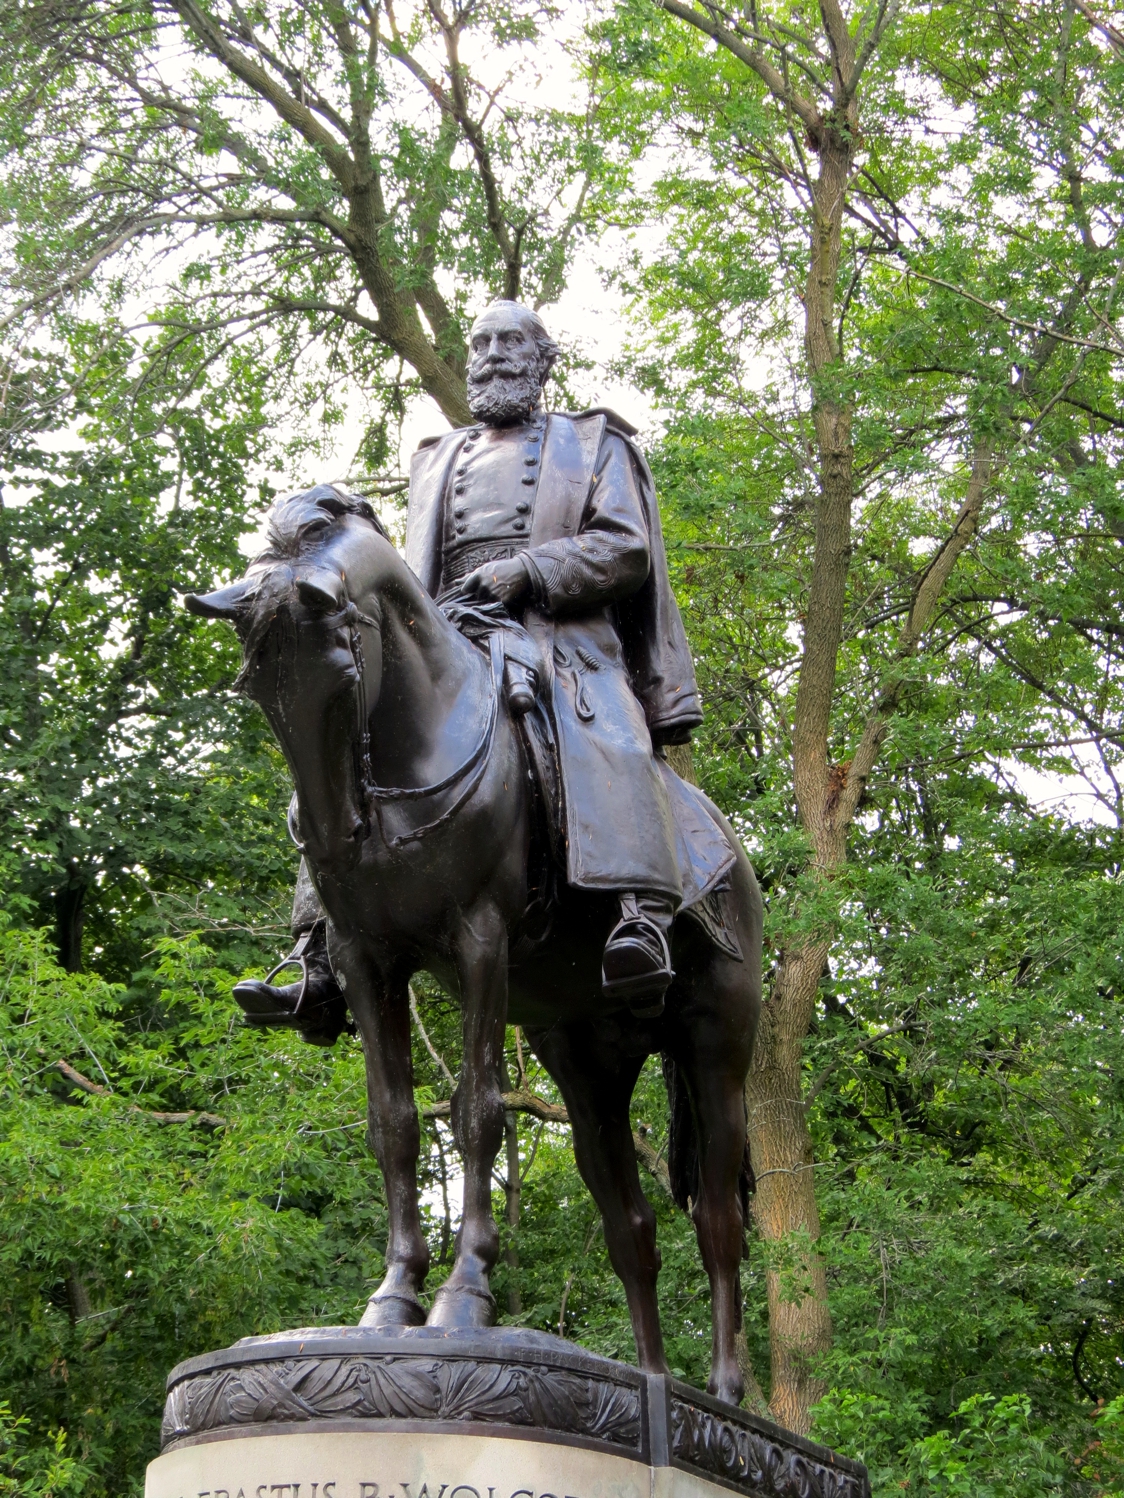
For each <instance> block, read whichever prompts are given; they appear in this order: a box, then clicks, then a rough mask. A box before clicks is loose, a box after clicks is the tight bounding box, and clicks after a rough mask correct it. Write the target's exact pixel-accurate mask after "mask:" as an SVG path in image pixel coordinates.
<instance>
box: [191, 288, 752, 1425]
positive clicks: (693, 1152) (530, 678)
mask: <svg viewBox="0 0 1124 1498" xmlns="http://www.w3.org/2000/svg"><path fill="white" fill-rule="evenodd" d="M556 355H557V349H556V348H555V346H554V345H553V344H552V343H551V341H550V339H549V338H548V337H547V334H546V332H545V329H544V328H543V326H542V323H541V322H540V320H539V319H538V317H537V316H536V315H535V314H534V313H532V312H530V311H528V310H527V309H526V308H523V307H520V306H518V305H517V304H515V303H512V302H496V303H493V304H492V305H491V306H490V307H489V308H488V309H487V310H486V312H485V313H484V314H483V316H482V317H481V318H480V319H479V320H478V321H477V323H476V324H475V325H474V327H473V330H472V345H471V363H470V371H469V396H470V403H471V407H472V411H473V414H474V415H475V416H476V418H477V423H476V425H474V426H472V427H469V428H466V429H463V430H460V431H454V432H450V433H448V434H447V435H446V436H444V437H441V438H435V439H433V440H431V441H429V442H427V443H423V445H422V447H421V449H420V451H419V452H418V453H417V454H416V456H415V458H414V462H413V469H412V474H411V482H410V497H409V508H408V519H407V536H406V558H405V560H403V558H402V557H401V556H400V555H399V554H398V552H397V551H396V550H395V548H394V546H393V545H392V544H391V542H390V541H389V539H388V537H387V535H386V532H385V531H384V529H383V527H382V526H381V524H380V523H379V521H378V519H377V518H376V516H375V515H374V512H373V511H372V510H371V508H370V506H369V505H368V503H367V502H366V501H365V500H363V499H361V498H357V497H355V496H353V495H349V494H346V493H344V492H342V491H341V490H339V489H338V488H336V487H333V486H328V485H325V486H320V487H318V488H314V489H311V490H308V491H306V492H304V493H302V494H297V495H294V496H291V497H290V498H288V499H283V500H280V501H278V502H277V503H276V504H275V505H274V506H273V508H272V510H271V512H270V516H269V529H268V546H267V549H266V551H265V552H264V553H263V554H262V555H261V556H260V557H259V558H258V559H257V560H256V561H255V562H254V563H253V565H252V566H251V567H250V569H249V571H248V572H247V574H246V576H245V578H243V579H242V580H241V581H240V582H237V583H234V584H233V585H232V586H230V587H227V588H224V589H222V590H220V591H219V592H216V593H211V594H208V595H206V596H204V597H196V598H189V599H188V606H189V607H190V608H192V609H193V610H194V611H195V612H196V613H199V614H203V615H206V616H208V617H211V618H224V619H228V620H230V621H231V622H232V623H233V624H234V625H235V627H236V629H237V630H238V633H239V636H240V638H241V641H242V646H243V655H244V660H243V669H242V673H241V676H240V678H239V684H240V686H241V688H242V689H243V690H245V691H246V692H247V693H248V694H249V695H250V696H251V697H252V698H253V699H254V700H255V701H256V702H258V703H259V704H260V706H261V707H262V709H263V710H264V712H265V714H266V716H267V718H268V719H269V722H270V724H271V726H272V727H273V730H274V732H275V733H276V735H277V738H278V740H279V741H280V744H281V746H282V748H283V750H284V752H285V756H286V758H287V760H288V763H289V767H290V769H291V771H292V775H293V781H294V785H295V795H294V797H293V803H292V807H291V809H290V830H291V832H292V835H293V838H294V841H295V842H296V843H297V846H298V847H299V848H300V850H301V853H302V855H303V856H302V865H301V873H300V876H299V878H298V887H297V895H296V900H295V907H294V929H295V934H296V936H297V938H298V940H297V947H296V949H295V952H294V956H293V959H292V960H297V961H299V962H300V963H301V966H302V969H303V975H302V978H301V980H300V981H299V982H296V983H293V984H291V985H288V986H287V987H273V986H272V985H271V984H269V983H268V982H264V983H244V984H241V985H239V989H238V990H237V991H236V992H237V996H238V998H239V1001H240V1002H241V1003H242V1004H243V1006H244V1008H245V1009H246V1011H247V1015H248V1018H250V1020H251V1021H252V1022H254V1023H258V1024H288V1025H294V1026H295V1027H296V1028H298V1029H299V1030H301V1031H302V1033H304V1034H305V1035H306V1036H307V1037H308V1038H309V1039H312V1040H317V1041H320V1042H330V1041H331V1040H333V1039H334V1038H335V1037H336V1036H337V1035H338V1034H339V1032H340V1030H341V1029H342V1027H343V1025H344V1024H345V1023H348V1022H349V1020H348V1016H349V1015H350V1017H351V1020H353V1022H354V1024H355V1026H356V1027H357V1028H358V1032H359V1034H360V1036H361V1038H362V1042H363V1048H364V1054H365V1058H366V1069H367V1085H368V1109H369V1120H370V1137H371V1141H372V1144H373V1147H374V1150H375V1153H376V1155H377V1157H378V1161H379V1164H380V1167H381V1169H382V1172H383V1176H384V1178H385V1183H386V1195H387V1205H388V1211H389V1240H388V1244H387V1250H386V1275H385V1278H384V1280H383V1282H382V1284H381V1285H380V1286H379V1288H378V1289H377V1290H376V1291H375V1293H374V1295H373V1296H372V1297H371V1300H370V1302H369V1304H368V1306H367V1310H366V1312H365V1314H364V1316H363V1324H364V1325H368V1326H378V1327H383V1328H388V1329H390V1328H396V1327H408V1326H415V1325H419V1324H421V1323H422V1322H428V1324H429V1325H431V1326H432V1325H436V1326H442V1327H484V1326H490V1325H492V1324H493V1323H494V1321H495V1317H496V1306H495V1301H494V1299H493V1297H492V1293H491V1289H490V1287H489V1275H490V1272H491V1270H492V1268H493V1266H494V1264H495V1261H496V1256H497V1252H498V1247H499V1239H498V1232H497V1228H496V1224H495V1221H494V1218H493V1214H492V1200H491V1195H492V1191H491V1187H492V1168H493V1164H494V1161H495V1157H496V1155H497V1153H498V1150H499V1147H500V1144H501V1142H502V1137H503V1102H502V1095H501V1068H502V1064H503V1046H504V1035H505V1027H506V1025H507V1024H508V1023H509V1022H510V1023H514V1024H520V1025H522V1026H523V1028H524V1031H525V1034H526V1036H527V1039H528V1042H529V1044H530V1045H531V1047H532V1048H533V1050H534V1052H535V1054H536V1055H537V1056H538V1058H539V1059H540V1061H541V1062H542V1064H543V1065H544V1066H545V1067H546V1069H547V1071H548V1072H549V1073H550V1075H551V1076H552V1077H553V1078H554V1080H555V1082H556V1083H557V1085H558V1088H559V1091H560V1092H561V1094H562V1096H563V1098H564V1100H565V1102H566V1106H567V1109H568V1111H569V1115H570V1120H571V1124H572V1128H573V1138H574V1149H575V1155H576V1158H577V1163H578V1166H579V1169H580V1170H581V1173H582V1176H583V1178H584V1180H585V1182H586V1184H587V1185H588V1187H589V1189H590V1191H591V1192H592V1194H593V1197H594V1199H595V1201H596V1202H597V1205H598V1207H599V1209H600V1211H601V1214H602V1217H603V1221H604V1229H605V1240H606V1244H607V1246H608V1250H609V1256H610V1259H611V1261H612V1264H613V1268H614V1270H615V1271H616V1273H617V1274H618V1275H619V1276H620V1278H621V1280H622V1282H623V1284H624V1287H625V1290H626V1293H627V1297H628V1304H629V1311H630V1314H631V1318H632V1325H633V1330H634V1333H635V1337H636V1347H637V1353H638V1356H639V1360H640V1364H641V1366H642V1367H643V1368H645V1369H647V1370H649V1371H656V1372H666V1371H667V1363H666V1360H665V1357H664V1351H663V1343H662V1338H661V1333H660V1325H659V1315H658V1311H657V1304H656V1276H657V1273H658V1270H659V1253H658V1250H657V1247H656V1239H655V1219H654V1214H653V1212H652V1210H651V1208H650V1206H649V1204H648V1202H647V1200H646V1198H645V1196H644V1193H643V1191H642V1190H641V1186H640V1180H639V1175H638V1172H637V1166H636V1159H635V1154H634V1149H633V1141H632V1129H631V1125H630V1120H629V1103H630V1099H631V1096H632V1092H633V1088H634V1086H635V1083H636V1080H637V1077H638V1076H639V1073H640V1069H641V1067H642V1065H643V1063H644V1060H645V1058H646V1057H647V1056H648V1055H651V1054H654V1053H662V1055H663V1058H664V1072H665V1076H666V1078H667V1081H668V1087H669V1093H670V1101H671V1118H672V1134H671V1140H670V1146H669V1151H670V1153H669V1168H670V1171H671V1176H672V1182H673V1186H674V1189H675V1194H676V1197H677V1200H678V1201H679V1202H680V1204H681V1205H683V1206H684V1207H688V1206H689V1209H690V1211H691V1213H692V1216H693V1218H694V1221H695V1224H696V1229H697V1233H698V1240H699V1247H700V1250H701V1253H702V1257H703V1261H704V1264H705V1267H706V1270H707V1274H708V1276H709V1279H710V1285H711V1298H712V1322H713V1357H712V1371H711V1380H710V1384H709V1387H710V1389H711V1392H713V1393H716V1394H718V1395H719V1396H721V1397H722V1398H725V1399H728V1400H731V1401H732V1402H734V1403H737V1402H738V1401H739V1400H740V1398H741V1394H742V1379H741V1375H740V1373H739V1370H738V1364H737V1358H736V1354H735V1337H736V1332H737V1329H738V1326H739V1324H740V1316H741V1305H740V1291H739V1262H740V1259H741V1255H742V1245H743V1237H744V1218H745V1190H746V1189H747V1186H748V1184H749V1181H748V1167H747V1164H746V1117H745V1104H744V1098H743V1086H744V1082H745V1076H746V1072H747V1070H748V1067H749V1061H750V1055H751V1051H752V1046H753V1037H754V1030H755V1026H756V1022H757V1015H758V1008H759V1003H760V954H761V899H760V895H759V892H758V889H757V885H756V882H755V880H754V876H753V871H752V869H751V868H750V866H749V863H748V861H747V859H746V857H745V854H744V852H743V851H742V848H741V846H740V844H739V843H738V841H737V839H736V837H735V836H734V834H733V832H732V831H731V829H730V827H729V826H728V824H727V823H726V822H725V820H724V819H723V818H722V816H721V815H720V813H719V812H718V810H717V809H716V808H715V807H714V806H713V805H712V804H711V803H710V802H709V801H708V800H707V799H706V797H705V796H703V795H702V793H701V792H700V791H698V790H697V789H695V788H694V787H692V786H689V785H688V784H686V782H684V781H683V780H681V779H680V778H679V777H678V776H677V775H676V774H675V773H674V771H673V770H672V769H671V768H670V766H669V765H668V764H667V763H666V761H665V759H664V758H663V757H662V754H661V753H660V751H661V750H662V747H663V746H664V745H666V744H668V743H679V742H684V741H685V740H686V739H687V737H688V735H689V733H690V730H691V728H692V727H694V726H696V725H697V724H698V722H699V721H700V717H701V714H700V711H699V705H698V696H697V691H696V687H695V680H694V671H693V668H692V662H691V656H690V653H689V650H688V647H687V642H686V638H685V635H684V632H683V626H682V622H681V620H680V617H679V612H678V608H677V606H676V603H675V599H674V597H673V595H672V592H671V588H670V584H669V582H668V576H667V563H666V559H665V555H664V550H663V541H662V537H661V532H660V522H659V512H658V510H657V507H656V502H655V494H654V490H653V485H652V479H651V474H650V472H649V470H648V467H647V464H646V463H645V461H644V458H643V456H642V454H641V453H640V451H639V449H638V448H637V447H636V445H635V443H634V442H633V440H632V438H633V433H632V429H631V428H629V427H628V426H627V425H626V424H625V423H624V422H623V421H621V420H620V418H619V417H617V416H615V415H613V413H611V412H607V411H603V410H595V411H588V412H583V413H582V414H581V415H578V416H570V415H561V414H554V413H551V414H549V415H548V414H547V413H546V412H545V411H544V410H543V407H542V404H541V392H542V387H543V384H544V381H545V379H546V377H547V375H548V374H549V371H550V367H551V364H552V363H553V361H554V358H555V357H556ZM422 969H424V970H426V971H428V972H430V973H432V974H433V975H434V976H435V977H436V978H437V979H438V980H439V981H440V982H441V983H442V984H444V985H445V987H446V988H447V989H448V991H449V992H450V993H451V994H454V995H455V996H456V997H457V998H458V999H459V1002H460V1005H461V1010H462V1016H463V1062H462V1069H461V1075H460V1078H459V1081H458V1084H457V1087H456V1090H455V1092H454V1095H453V1105H452V1124H453V1130H454V1134H455V1138H456V1141H457V1145H458V1147H459V1149H460V1151H461V1154H462V1156H463V1161H464V1205H463V1216H462V1225H461V1229H460V1232H459V1234H458V1239H457V1247H456V1259H455V1264H454V1267H453V1270H452V1272H451V1274H450V1275H449V1278H448V1279H447V1281H446V1282H445V1284H444V1285H442V1286H441V1288H440V1289H439V1290H438V1292H437V1294H436V1295H435V1297H434V1299H433V1305H432V1309H431V1310H430V1311H429V1314H428V1317H427V1316H426V1312H425V1310H424V1308H423V1306H422V1304H421V1302H420V1300H419V1294H420V1292H421V1290H422V1288H423V1285H424V1282H425V1277H426V1272H427V1269H428V1263H429V1252H428V1248H427V1246H426V1241H425V1238H424V1236H423V1233H422V1229H421V1220H420V1215H419V1208H418V1193H417V1159H418V1152H419V1148H420V1128H419V1123H418V1115H417V1109H416V1107H415V1104H414V1095H413V1077H412V1068H411V1047H410V1014H409V1000H408V982H409V979H410V977H411V975H412V974H413V973H415V972H417V971H419V970H422Z"/></svg>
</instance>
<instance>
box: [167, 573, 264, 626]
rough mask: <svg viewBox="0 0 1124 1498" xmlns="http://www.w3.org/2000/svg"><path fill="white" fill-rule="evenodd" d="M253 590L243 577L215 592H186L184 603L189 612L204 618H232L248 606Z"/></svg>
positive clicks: (238, 615) (237, 616)
mask: <svg viewBox="0 0 1124 1498" xmlns="http://www.w3.org/2000/svg"><path fill="white" fill-rule="evenodd" d="M253 591H254V590H253V586H252V584H250V583H249V582H247V580H246V579H245V578H244V577H243V578H240V579H239V581H238V582H236V583H231V585H230V587H229V588H219V589H218V591H217V592H215V593H188V594H187V596H186V597H185V598H184V605H185V606H186V608H187V610H188V612H189V613H192V614H200V615H201V616H202V617H203V618H204V619H230V620H234V619H237V618H239V617H240V616H241V615H242V614H244V613H245V612H246V610H247V608H249V605H250V599H251V597H252V596H253Z"/></svg>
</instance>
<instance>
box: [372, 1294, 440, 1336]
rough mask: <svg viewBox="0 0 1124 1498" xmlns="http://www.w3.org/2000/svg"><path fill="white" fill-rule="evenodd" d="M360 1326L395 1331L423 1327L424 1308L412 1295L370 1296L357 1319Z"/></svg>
mask: <svg viewBox="0 0 1124 1498" xmlns="http://www.w3.org/2000/svg"><path fill="white" fill-rule="evenodd" d="M359 1325H360V1326H374V1327H378V1328H379V1329H380V1330H382V1331H396V1330H399V1329H400V1328H402V1327H405V1326H424V1325H425V1307H424V1306H423V1305H422V1303H421V1301H420V1300H418V1299H416V1297H414V1296H413V1295H372V1296H371V1298H370V1300H369V1301H368V1302H367V1309H366V1310H365V1311H364V1312H363V1314H362V1316H361V1317H360V1318H359Z"/></svg>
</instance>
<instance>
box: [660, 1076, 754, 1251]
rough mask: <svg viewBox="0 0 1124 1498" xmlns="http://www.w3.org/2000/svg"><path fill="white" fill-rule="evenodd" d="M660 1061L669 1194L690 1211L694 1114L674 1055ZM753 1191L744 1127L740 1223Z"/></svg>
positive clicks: (694, 1185) (694, 1179)
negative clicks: (665, 1115) (665, 1103)
mask: <svg viewBox="0 0 1124 1498" xmlns="http://www.w3.org/2000/svg"><path fill="white" fill-rule="evenodd" d="M661 1060H662V1062H663V1080H664V1085H665V1087H666V1088H667V1112H668V1134H667V1170H668V1175H669V1176H670V1177H671V1195H672V1198H673V1199H674V1201H675V1205H676V1206H677V1207H679V1208H681V1209H682V1210H683V1211H684V1212H689V1211H690V1210H691V1206H692V1204H693V1203H694V1202H695V1201H697V1200H698V1195H699V1141H698V1135H697V1134H696V1132H695V1116H694V1113H693V1112H692V1110H691V1099H690V1097H689V1096H688V1095H687V1085H686V1083H685V1081H684V1080H683V1073H682V1071H681V1070H680V1068H679V1066H678V1064H677V1063H676V1061H675V1058H674V1057H673V1056H669V1055H668V1053H667V1052H666V1051H664V1053H663V1055H662V1057H661ZM754 1190H755V1182H754V1179H753V1166H752V1164H751V1163H750V1157H749V1133H748V1130H747V1132H746V1140H745V1149H744V1151H743V1153H742V1165H741V1170H740V1172H739V1173H738V1196H739V1198H740V1199H741V1207H742V1221H743V1222H748V1221H749V1198H750V1196H751V1194H752V1193H753V1191H754Z"/></svg>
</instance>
